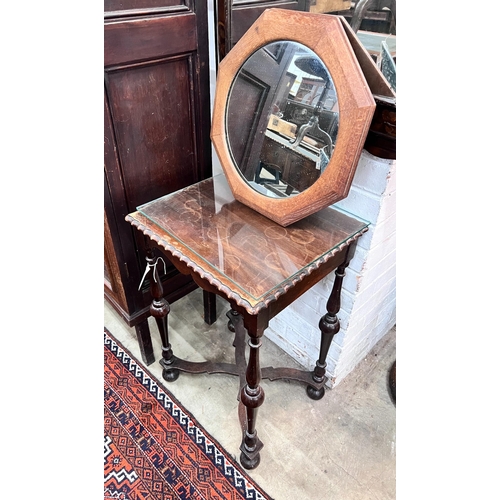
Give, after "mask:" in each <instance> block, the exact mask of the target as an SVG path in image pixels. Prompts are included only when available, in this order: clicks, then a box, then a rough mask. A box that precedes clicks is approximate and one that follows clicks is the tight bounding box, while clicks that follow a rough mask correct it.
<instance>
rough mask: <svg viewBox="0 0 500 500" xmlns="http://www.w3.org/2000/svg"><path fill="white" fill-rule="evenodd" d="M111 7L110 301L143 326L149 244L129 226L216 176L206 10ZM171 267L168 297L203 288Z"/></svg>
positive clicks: (192, 5) (133, 2) (172, 4)
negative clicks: (131, 217)
mask: <svg viewBox="0 0 500 500" xmlns="http://www.w3.org/2000/svg"><path fill="white" fill-rule="evenodd" d="M104 7H105V20H104V108H105V127H104V136H105V137H104V141H105V147H104V150H105V158H104V163H105V186H106V190H105V193H106V196H105V200H104V201H105V212H106V216H107V219H108V222H109V228H110V231H109V232H110V234H109V235H108V238H107V239H106V252H107V257H108V261H107V277H105V292H106V294H107V295H106V296H107V297H108V298H109V297H111V295H112V297H111V298H112V300H114V301H115V302H116V301H117V300H120V302H121V303H120V304H119V305H120V308H121V309H122V310H123V311H126V314H128V318H126V319H127V320H128V321H129V322H130V321H131V318H133V321H134V322H136V321H140V320H141V318H143V317H144V315H146V314H147V305H148V304H146V302H147V301H149V299H150V297H149V292H148V290H147V284H148V280H147V279H146V280H145V281H144V283H145V285H143V289H142V290H141V291H139V290H138V289H137V288H138V285H139V282H140V280H141V277H142V273H143V272H144V268H145V239H144V237H143V236H140V235H139V234H137V232H136V231H135V230H134V229H133V228H132V227H131V226H130V224H128V223H127V222H126V221H125V216H126V215H127V214H128V213H130V212H133V211H135V210H136V208H137V206H139V205H141V204H143V203H146V202H148V201H151V200H153V199H156V198H158V197H160V196H163V195H165V194H168V193H170V192H173V191H176V190H178V189H181V188H183V187H185V186H188V185H190V184H193V183H195V182H198V181H200V180H202V179H204V178H206V177H209V176H210V175H211V172H212V166H211V147H210V94H209V89H210V85H209V56H208V18H207V5H206V1H205V0H186V1H184V2H181V3H180V2H179V0H123V1H122V0H120V1H118V0H105V4H104ZM164 259H165V261H166V264H167V271H166V273H165V275H164V276H163V277H162V281H163V282H164V283H163V284H164V291H165V296H166V297H167V298H169V297H174V298H179V297H180V296H182V294H183V293H186V292H187V291H190V289H193V288H194V287H195V285H194V284H193V283H192V280H191V279H190V278H189V277H188V276H184V275H180V274H179V273H178V272H177V271H176V270H175V268H174V267H173V266H172V265H171V264H170V263H169V261H168V259H167V258H166V257H165V258H164ZM114 261H116V262H117V263H118V265H117V266H110V263H111V262H114ZM161 267H162V268H163V266H161ZM161 270H163V269H161ZM118 273H119V275H117V274H118ZM118 283H119V284H121V285H122V288H123V293H121V294H119V295H120V296H119V297H118V295H117V294H116V284H118ZM112 292H115V293H113V294H112ZM144 297H146V299H147V300H146V301H145V300H144ZM115 307H116V304H115ZM121 312H122V311H121ZM122 314H123V312H122ZM124 317H125V316H124Z"/></svg>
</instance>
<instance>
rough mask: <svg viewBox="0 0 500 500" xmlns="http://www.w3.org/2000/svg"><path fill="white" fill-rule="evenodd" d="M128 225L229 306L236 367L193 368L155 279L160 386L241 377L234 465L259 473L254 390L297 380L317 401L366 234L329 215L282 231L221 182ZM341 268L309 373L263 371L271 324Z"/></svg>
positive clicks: (159, 203)
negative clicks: (182, 379) (347, 276)
mask: <svg viewBox="0 0 500 500" xmlns="http://www.w3.org/2000/svg"><path fill="white" fill-rule="evenodd" d="M126 220H127V221H128V222H129V223H130V224H132V226H134V227H136V228H137V229H138V230H139V231H140V232H141V233H142V234H144V235H146V236H147V237H148V238H150V239H151V240H152V241H155V242H156V243H157V244H158V245H159V246H160V247H162V248H163V249H164V250H165V251H166V252H168V254H169V256H170V259H171V261H172V262H173V263H174V265H175V266H176V267H177V269H178V270H179V271H180V272H182V273H185V274H188V275H191V276H192V278H193V280H194V281H195V282H196V283H198V284H199V286H200V287H201V288H202V289H203V290H204V291H205V292H207V293H215V294H218V295H220V296H222V297H224V298H225V299H226V300H227V301H228V302H229V304H230V306H231V311H230V312H229V313H228V318H229V322H230V324H231V327H232V328H231V330H232V331H234V332H235V342H234V346H235V363H234V364H231V363H213V362H211V361H205V362H201V363H198V362H189V361H186V360H182V359H179V358H177V357H176V356H175V354H174V353H173V351H172V346H171V345H170V343H169V339H168V325H167V317H168V311H169V308H168V305H167V304H166V301H165V300H164V299H162V292H161V289H160V285H159V279H156V280H154V285H153V286H152V295H153V302H152V306H151V307H152V309H151V311H152V314H153V315H154V316H155V318H156V319H157V324H158V328H159V329H160V331H161V338H162V344H163V353H164V354H163V359H162V360H161V362H160V363H161V365H162V367H163V377H164V379H165V380H167V381H172V380H175V379H176V378H177V376H178V374H179V372H180V371H184V372H188V373H226V374H230V375H236V376H239V378H240V393H239V399H240V410H239V416H240V421H241V425H242V442H241V447H240V450H241V456H240V461H241V463H242V465H243V466H244V467H245V468H247V469H253V468H255V467H257V466H258V464H259V462H260V450H261V448H262V446H263V443H262V441H261V440H260V439H259V437H258V436H257V429H256V421H257V414H258V408H260V407H261V406H262V404H263V402H264V399H265V394H264V390H263V389H262V387H261V385H260V382H261V380H262V379H263V378H267V379H269V380H277V379H287V380H296V381H299V382H303V383H305V384H307V389H306V390H307V394H308V395H309V397H311V398H313V399H320V398H321V397H323V395H324V385H325V383H326V380H325V376H324V375H325V372H326V357H327V354H328V349H329V347H330V344H331V341H332V339H333V336H334V335H335V333H337V331H338V328H339V323H338V318H337V316H336V315H337V313H338V311H339V308H340V290H341V286H342V278H343V276H344V272H345V268H346V266H347V265H348V263H349V260H350V258H351V257H352V254H353V252H354V248H355V244H356V241H357V239H358V238H359V237H360V236H361V234H363V233H364V232H365V231H367V230H368V224H367V223H365V222H363V221H360V220H357V219H354V218H352V217H350V216H348V215H347V214H345V213H342V212H340V211H338V210H334V209H332V208H328V209H324V210H322V211H320V212H318V213H315V214H313V215H311V216H309V217H307V218H305V219H303V220H301V221H300V222H297V223H295V224H293V225H291V226H289V227H287V228H284V227H282V226H280V225H278V224H276V223H275V222H273V221H271V220H270V219H268V218H266V217H264V216H262V215H260V214H258V213H257V212H255V211H253V210H252V209H250V208H249V207H247V206H246V205H243V204H241V203H239V202H238V201H236V200H235V199H234V197H233V196H232V194H231V190H230V189H229V186H228V184H227V181H226V179H225V177H224V176H223V175H218V176H216V177H214V178H212V179H207V180H205V181H202V182H200V183H197V184H195V185H193V186H190V187H187V188H185V189H183V190H180V191H178V192H176V193H173V194H171V195H167V196H164V197H162V198H159V199H157V200H155V201H153V202H151V203H148V204H146V205H144V206H142V207H140V208H139V210H138V211H136V212H134V213H131V214H129V215H128V216H127V217H126ZM148 266H149V267H150V268H151V269H153V271H154V273H157V270H158V268H159V265H158V260H155V259H154V258H151V256H150V255H149V256H148ZM337 268H338V270H337V276H336V278H335V282H334V286H333V290H332V294H331V297H330V299H329V300H328V304H327V314H326V315H325V316H324V317H323V319H322V320H321V321H320V330H321V336H322V340H321V345H320V353H319V358H318V361H317V363H316V368H315V370H314V371H313V372H312V373H311V372H308V371H305V370H297V369H290V368H286V367H279V368H273V367H264V368H261V366H260V359H259V358H260V355H259V349H260V347H261V338H262V336H263V335H264V331H265V329H266V328H267V327H268V325H269V321H270V320H271V319H272V318H273V317H274V316H276V315H277V314H278V313H279V312H281V311H282V310H283V309H285V307H287V306H288V305H290V304H291V303H292V302H293V301H294V300H296V299H297V298H298V297H300V296H301V295H302V294H303V293H305V292H306V291H307V290H308V289H309V288H310V287H311V286H313V285H314V284H316V283H318V281H320V280H321V279H322V278H324V277H325V276H326V275H327V274H329V273H331V272H332V271H333V270H335V269H337ZM154 276H156V274H154ZM245 330H246V332H247V333H248V336H249V342H248V344H249V347H250V352H249V359H248V362H246V361H245V348H244V343H243V337H244V333H245Z"/></svg>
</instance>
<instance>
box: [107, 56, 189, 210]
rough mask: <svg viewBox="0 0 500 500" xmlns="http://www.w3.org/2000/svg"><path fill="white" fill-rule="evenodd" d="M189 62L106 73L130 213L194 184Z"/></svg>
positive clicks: (150, 65) (164, 63)
mask: <svg viewBox="0 0 500 500" xmlns="http://www.w3.org/2000/svg"><path fill="white" fill-rule="evenodd" d="M190 66H192V64H191V58H189V57H184V58H177V59H173V60H163V61H161V62H155V63H154V64H144V65H138V66H134V67H132V68H128V69H126V70H118V71H113V72H109V73H108V75H107V76H108V78H107V80H108V82H107V83H108V85H107V88H108V99H109V102H110V109H111V115H112V116H113V123H114V130H115V135H116V145H117V148H118V153H119V156H120V162H121V169H122V173H123V176H124V184H125V186H124V187H125V190H126V192H127V193H128V208H129V209H130V211H133V210H135V209H136V207H137V206H138V205H140V204H142V203H145V202H146V201H151V200H154V199H155V198H158V197H159V196H162V195H163V194H165V189H166V188H167V190H168V191H169V192H170V191H175V190H177V189H180V188H181V187H184V186H187V185H189V184H193V183H194V182H196V181H197V180H198V179H199V173H198V171H197V170H198V169H197V160H198V158H197V156H198V154H197V148H196V146H197V144H196V137H195V136H193V128H192V127H193V123H195V117H194V116H193V110H194V108H195V105H194V102H193V100H192V95H191V92H190V88H189V82H190V74H191V69H190Z"/></svg>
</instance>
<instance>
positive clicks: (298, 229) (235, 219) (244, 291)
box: [126, 174, 369, 314]
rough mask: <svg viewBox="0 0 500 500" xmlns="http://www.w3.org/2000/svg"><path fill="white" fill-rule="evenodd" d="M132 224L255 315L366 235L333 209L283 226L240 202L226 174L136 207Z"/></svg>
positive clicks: (360, 225) (361, 225)
mask: <svg viewBox="0 0 500 500" xmlns="http://www.w3.org/2000/svg"><path fill="white" fill-rule="evenodd" d="M126 220H127V221H128V222H130V223H131V224H132V225H133V226H135V227H137V228H138V229H139V230H140V231H141V232H143V233H144V234H146V235H147V236H148V237H150V238H151V239H152V240H154V241H156V242H157V243H158V244H159V245H160V246H161V247H163V248H165V249H166V250H167V251H168V252H169V253H171V254H172V255H173V256H174V257H177V258H178V259H180V260H181V261H182V262H184V263H185V264H186V265H187V266H188V267H189V268H191V269H192V270H193V271H194V272H195V273H197V274H198V275H199V276H201V278H203V279H204V280H207V281H208V282H209V283H210V284H211V285H214V286H215V287H216V288H217V289H218V290H220V291H221V292H223V293H225V294H226V295H227V296H228V297H229V298H232V299H234V300H236V302H237V303H238V304H239V305H242V306H243V307H245V309H246V310H247V311H248V312H249V313H250V314H256V312H258V311H259V310H260V309H261V308H262V307H265V306H266V304H267V303H268V302H269V301H272V300H276V298H277V297H278V296H280V295H282V294H284V293H286V291H287V290H288V289H289V288H291V287H293V286H294V285H295V284H296V283H297V282H298V281H300V280H302V279H303V278H304V277H305V276H308V275H309V274H311V273H312V272H313V271H314V270H315V269H317V268H318V267H319V266H321V264H322V263H324V262H326V261H328V260H329V259H331V258H332V257H333V256H334V255H336V254H337V253H338V252H340V251H341V250H342V249H343V248H345V247H346V246H347V245H349V244H350V243H351V242H353V241H354V240H355V239H356V238H358V237H359V236H361V234H362V233H364V232H365V231H367V230H368V225H369V223H368V222H366V221H363V220H360V219H359V218H356V217H355V216H353V215H351V214H348V213H347V212H344V211H341V210H339V209H333V208H327V209H324V210H321V211H320V212H317V213H316V214H313V215H310V216H308V217H306V218H305V219H303V220H301V221H298V222H296V223H294V224H292V225H290V226H287V227H283V226H280V225H279V224H277V223H275V222H273V221H272V220H270V219H268V218H267V217H264V216H263V215H260V214H259V213H257V212H256V211H255V210H253V209H251V208H249V207H247V206H245V205H243V204H242V203H240V202H238V201H236V200H235V199H234V197H233V195H232V193H231V190H230V188H229V186H228V184H227V181H226V178H225V176H224V175H223V174H219V175H217V176H215V177H212V178H210V179H206V180H204V181H201V182H199V183H197V184H193V185H191V186H188V187H186V188H184V189H181V190H179V191H177V192H175V193H171V194H168V195H166V196H163V197H161V198H158V199H156V200H154V201H151V202H149V203H146V204H144V205H142V206H140V207H137V211H136V212H134V213H132V214H129V215H127V217H126Z"/></svg>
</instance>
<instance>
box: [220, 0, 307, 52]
mask: <svg viewBox="0 0 500 500" xmlns="http://www.w3.org/2000/svg"><path fill="white" fill-rule="evenodd" d="M310 1H311V0H253V1H251V2H249V1H248V0H216V5H217V10H216V21H217V52H218V54H217V55H218V60H219V61H222V59H224V56H225V55H226V54H227V53H228V52H229V51H230V50H231V49H232V48H233V47H234V46H235V45H236V43H237V42H238V40H239V39H240V38H241V37H242V36H243V35H244V34H245V32H246V31H247V30H248V29H249V28H250V26H252V24H253V23H254V22H255V21H256V20H257V18H258V17H259V16H260V15H261V14H262V13H263V12H264V11H265V10H266V9H269V8H272V7H276V8H279V9H289V10H300V11H308V10H309V4H310Z"/></svg>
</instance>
